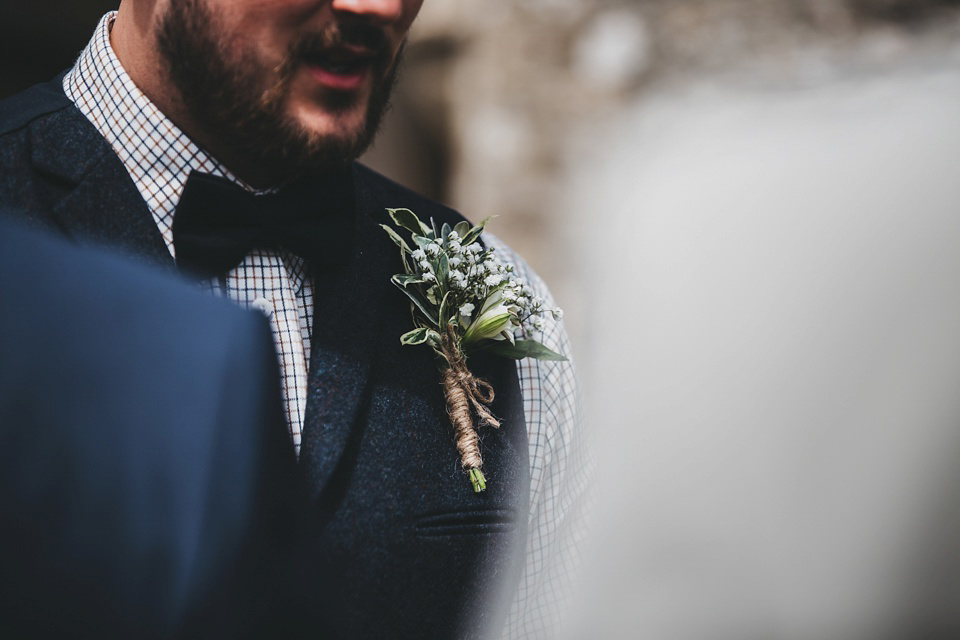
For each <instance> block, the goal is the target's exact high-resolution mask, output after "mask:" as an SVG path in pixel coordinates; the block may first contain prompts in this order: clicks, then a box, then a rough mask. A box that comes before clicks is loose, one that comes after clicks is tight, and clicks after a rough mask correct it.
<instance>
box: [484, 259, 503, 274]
mask: <svg viewBox="0 0 960 640" xmlns="http://www.w3.org/2000/svg"><path fill="white" fill-rule="evenodd" d="M483 266H484V267H486V269H487V271H489V272H490V273H498V272H499V271H500V265H498V264H497V263H496V262H494V261H493V260H487V261H486V262H484V263H483Z"/></svg>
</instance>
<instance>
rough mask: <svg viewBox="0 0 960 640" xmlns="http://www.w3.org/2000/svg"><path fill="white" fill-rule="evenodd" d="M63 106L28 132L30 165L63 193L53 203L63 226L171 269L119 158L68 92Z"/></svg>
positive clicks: (86, 238)
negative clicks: (68, 96) (72, 100)
mask: <svg viewBox="0 0 960 640" xmlns="http://www.w3.org/2000/svg"><path fill="white" fill-rule="evenodd" d="M61 96H62V100H63V101H64V102H65V103H66V104H65V107H64V108H62V109H60V110H59V111H57V112H56V113H53V114H51V115H50V116H48V117H46V118H44V119H43V125H42V126H31V127H30V130H29V134H28V135H29V145H30V159H31V162H32V163H33V166H34V168H35V169H36V170H37V171H38V172H39V173H40V174H42V175H44V176H45V177H47V178H48V179H50V180H51V181H52V182H54V183H56V184H57V185H58V186H59V187H60V189H57V191H56V193H58V194H62V195H61V197H59V199H57V200H56V201H55V202H54V203H53V204H52V207H51V211H52V213H53V215H54V217H55V218H56V220H57V222H58V223H59V224H60V226H61V228H62V229H63V230H64V231H65V232H66V233H67V235H69V236H70V237H72V238H74V239H75V240H77V241H80V242H90V243H93V244H99V245H106V246H112V247H117V248H119V249H120V250H121V251H124V252H126V253H129V254H131V255H132V256H135V257H136V258H137V259H138V260H140V261H142V262H144V261H145V262H148V263H151V264H154V265H158V266H162V267H165V268H168V269H169V268H173V266H174V263H173V258H172V256H171V255H170V252H169V251H168V250H167V247H166V245H165V244H164V242H163V237H162V236H161V235H160V230H159V229H158V228H157V225H156V223H155V222H154V220H153V216H152V215H151V214H150V210H149V209H148V208H147V205H146V203H145V202H144V201H143V198H142V197H141V195H140V192H139V191H137V188H136V186H135V185H134V184H133V181H132V180H131V179H130V176H129V174H128V173H127V171H126V169H125V168H124V167H123V164H122V163H121V162H120V159H119V158H118V157H117V155H116V154H115V153H114V152H113V149H111V148H110V145H109V144H108V143H107V142H106V141H105V140H104V139H103V137H102V136H101V135H100V133H99V132H98V131H97V130H96V129H95V128H94V127H93V125H92V124H90V122H89V121H88V120H87V119H86V118H85V117H84V116H83V114H81V113H80V112H79V111H78V110H77V109H76V108H75V107H74V106H73V105H72V104H71V103H70V102H69V100H67V98H66V96H63V95H62V93H61Z"/></svg>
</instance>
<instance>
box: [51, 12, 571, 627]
mask: <svg viewBox="0 0 960 640" xmlns="http://www.w3.org/2000/svg"><path fill="white" fill-rule="evenodd" d="M115 15H116V14H115V13H109V14H107V15H105V16H104V17H103V19H102V20H101V21H100V24H99V26H98V27H97V29H96V31H95V33H94V35H93V38H92V39H91V41H90V43H89V44H88V45H87V47H86V48H85V49H84V51H83V52H82V53H81V54H80V57H79V59H78V60H77V63H76V65H75V66H74V68H73V69H72V70H71V71H70V72H69V73H68V74H67V75H66V76H65V77H64V80H63V87H64V91H65V92H66V94H67V96H68V97H69V98H70V99H71V100H72V101H73V102H74V104H76V106H77V108H78V109H80V111H81V112H82V113H83V114H84V115H85V116H86V117H87V119H88V120H90V122H91V123H93V125H94V126H95V127H96V128H97V129H98V130H99V131H100V133H101V134H102V135H103V137H104V138H105V139H106V140H107V142H109V143H110V145H111V146H112V147H113V149H114V151H115V152H116V153H117V156H118V157H119V158H120V160H121V162H122V163H123V165H124V167H126V169H127V171H128V173H129V174H130V177H131V178H132V179H133V183H134V184H135V185H136V186H137V189H139V191H140V193H141V195H142V196H143V199H144V200H145V201H146V203H147V206H148V207H149V209H150V211H151V213H152V214H153V218H154V220H155V221H156V223H157V227H158V228H159V229H160V233H161V234H162V235H163V239H164V241H165V242H166V244H167V248H168V249H169V250H170V254H171V255H173V256H174V258H175V257H176V255H175V252H174V246H173V232H172V224H173V216H174V212H175V210H176V206H177V202H178V201H179V200H180V196H181V194H182V193H183V188H184V185H185V183H186V181H187V177H188V176H189V175H190V172H191V171H194V170H197V171H203V172H205V173H210V174H213V175H218V176H223V177H225V178H227V179H229V180H232V181H234V182H236V183H237V184H239V185H241V186H243V187H244V188H247V189H249V190H251V191H252V189H250V188H249V186H248V185H245V184H243V182H242V181H241V180H240V179H239V178H237V177H236V176H234V175H233V174H231V173H230V171H229V170H227V169H226V167H224V166H223V165H221V164H220V163H219V162H217V160H215V159H214V158H212V157H211V156H210V155H208V154H207V153H206V152H204V151H203V150H202V149H200V148H199V147H198V146H197V145H196V144H195V143H194V142H193V141H192V140H191V139H190V138H189V137H188V136H187V135H186V134H184V133H183V131H181V130H180V129H179V128H177V126H176V125H174V124H173V122H171V121H170V120H169V119H168V118H167V117H166V116H165V115H164V114H163V113H161V112H160V110H159V109H158V108H157V107H156V106H155V105H154V104H153V103H152V102H151V101H150V100H149V99H148V98H147V97H146V96H145V95H144V94H143V93H142V92H141V91H140V90H139V89H138V88H137V86H136V85H135V84H134V83H133V81H132V80H131V78H130V77H129V76H128V75H127V73H126V72H125V71H124V69H123V67H122V66H121V64H120V61H119V60H118V59H117V57H116V54H115V53H114V51H113V49H112V47H111V45H110V29H111V27H112V25H113V20H114V17H115ZM484 242H485V243H487V244H488V246H492V247H494V248H496V249H497V251H498V252H499V253H500V255H501V257H502V258H503V260H504V262H506V263H509V264H513V265H514V267H515V269H516V270H517V273H518V274H519V275H520V276H522V277H524V278H525V279H526V280H527V281H528V282H529V283H530V285H531V287H532V288H533V289H534V290H535V292H536V294H537V295H540V296H542V297H544V298H545V299H546V300H547V304H548V305H549V306H553V300H552V298H551V296H550V293H549V291H548V290H547V288H546V286H545V285H544V284H543V282H542V281H541V280H540V278H539V277H538V276H537V275H536V274H535V273H533V271H532V270H531V269H530V268H529V267H528V266H527V265H526V263H525V262H523V260H522V259H521V258H520V257H519V256H517V255H516V254H515V253H514V252H513V251H511V250H510V249H509V248H508V247H506V245H504V244H503V243H502V242H500V241H499V240H497V239H496V238H495V237H493V236H492V235H490V234H484ZM304 267H305V265H304V263H303V261H302V260H301V259H300V258H298V257H296V256H294V255H292V254H290V253H289V252H285V251H280V252H277V251H267V250H255V251H253V252H251V253H250V254H249V255H248V256H246V258H245V259H244V261H243V262H242V263H241V264H240V265H239V266H238V267H237V268H235V269H233V270H232V271H231V272H230V273H228V274H227V275H226V277H225V278H224V279H221V280H216V281H211V282H209V283H205V285H204V286H205V287H207V288H209V289H210V291H211V292H213V293H214V294H217V295H223V296H226V297H228V298H229V299H231V300H234V301H236V302H237V303H239V304H240V305H242V306H245V307H249V308H255V309H258V310H260V311H261V312H263V313H265V314H266V315H267V316H268V317H269V319H270V325H271V328H272V331H273V338H274V341H275V343H276V347H277V352H278V356H279V359H280V364H281V368H282V380H283V392H284V400H285V408H286V414H287V415H286V417H287V424H288V426H289V429H290V437H291V440H292V442H293V446H294V448H295V450H296V451H297V454H298V455H299V451H300V431H301V427H302V425H303V415H304V410H305V408H306V388H307V366H308V363H309V361H310V328H311V324H312V320H313V283H312V281H311V279H310V277H309V275H308V274H307V273H306V270H305V268H304ZM546 325H547V326H546V327H545V329H544V332H543V334H542V335H541V336H537V337H538V339H540V340H541V341H542V342H543V343H544V344H545V345H546V346H548V347H549V348H551V349H553V350H554V351H558V352H560V353H564V354H567V355H569V354H570V344H569V342H568V340H567V335H566V332H565V331H564V329H563V325H562V324H561V323H559V322H547V323H546ZM517 366H518V372H519V376H520V386H521V390H522V393H523V401H524V410H525V414H526V416H525V417H526V421H527V429H528V436H529V440H530V474H531V487H530V489H531V495H530V520H529V539H528V542H527V548H526V555H525V564H524V570H523V576H522V578H521V583H520V588H519V591H518V593H517V597H516V598H515V600H514V601H513V604H512V607H511V612H510V617H509V621H508V624H507V627H506V629H505V634H504V637H507V638H534V637H536V638H539V637H549V636H550V635H552V633H553V632H552V631H551V629H552V628H553V625H555V624H556V623H557V621H558V620H560V619H561V613H562V611H561V602H562V600H563V594H564V593H565V591H566V589H567V587H568V586H569V583H570V576H571V572H572V571H573V570H574V568H575V566H576V564H577V554H576V552H575V551H576V549H577V547H578V545H579V543H580V541H581V540H582V537H583V532H584V523H585V521H586V517H585V513H584V505H585V502H586V500H585V495H586V488H587V481H586V479H587V477H588V475H589V464H587V461H586V460H584V459H583V457H584V454H585V450H586V448H585V443H584V442H583V438H584V435H583V433H582V430H581V428H580V396H579V391H578V387H577V381H576V376H575V373H574V368H573V365H572V363H571V362H541V361H537V360H530V359H527V360H521V361H519V362H518V365H517Z"/></svg>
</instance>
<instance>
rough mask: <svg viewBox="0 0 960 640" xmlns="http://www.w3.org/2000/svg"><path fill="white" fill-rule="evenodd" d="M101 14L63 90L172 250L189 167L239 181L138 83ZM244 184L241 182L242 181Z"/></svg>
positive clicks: (111, 15)
mask: <svg viewBox="0 0 960 640" xmlns="http://www.w3.org/2000/svg"><path fill="white" fill-rule="evenodd" d="M116 15H117V14H116V12H115V11H113V12H110V13H108V14H106V15H104V16H103V18H101V20H100V23H99V24H98V25H97V28H96V31H95V32H94V34H93V37H92V38H91V39H90V42H89V43H88V44H87V46H86V48H85V49H84V50H83V52H81V54H80V57H79V58H78V59H77V62H76V64H75V65H74V67H73V68H72V69H71V70H70V71H69V72H68V73H67V75H66V76H64V79H63V90H64V92H65V93H66V95H67V97H68V98H69V99H70V100H72V101H73V103H74V104H75V105H76V107H77V108H78V109H79V110H80V112H81V113H82V114H83V115H84V116H86V118H87V119H88V120H89V121H90V122H91V123H92V124H93V126H94V127H96V128H97V130H98V131H99V132H100V134H101V135H102V136H103V137H104V138H105V139H106V141H107V142H108V143H109V144H110V146H111V147H112V148H113V150H114V151H115V152H116V154H117V156H118V157H119V158H120V161H121V162H122V163H123V166H124V167H125V168H126V170H127V173H129V174H130V178H131V179H132V180H133V183H134V185H136V187H137V189H138V190H139V191H140V194H141V195H142V196H143V199H144V201H146V203H147V207H148V208H149V209H150V212H151V213H152V214H153V217H154V220H155V221H156V223H157V226H158V227H159V228H160V232H161V234H162V235H163V238H164V240H165V241H166V243H167V247H168V248H169V249H170V252H171V254H173V232H172V229H171V227H172V224H173V213H174V211H175V210H176V206H177V202H179V200H180V195H181V194H182V193H183V187H184V185H185V184H186V181H187V177H188V176H189V175H190V172H191V171H203V172H204V173H210V174H213V175H217V176H222V177H225V178H228V179H230V180H232V181H233V182H236V183H237V184H241V185H243V182H242V181H241V180H240V179H238V178H237V177H236V176H234V175H233V174H231V173H230V172H229V171H228V170H227V169H226V167H224V166H223V165H222V164H220V163H219V162H218V161H217V160H216V159H214V158H213V157H212V156H211V155H210V154H208V153H207V152H206V151H204V150H203V149H201V148H200V147H199V146H197V144H196V143H194V142H193V140H191V139H190V137H189V136H187V134H185V133H184V132H183V131H181V130H180V128H179V127H177V125H175V124H174V123H173V122H172V121H171V120H170V119H169V118H167V117H166V116H165V115H164V114H163V113H162V112H161V111H160V109H159V108H157V106H156V105H155V104H153V102H151V101H150V99H149V98H147V96H145V95H144V94H143V92H142V91H140V89H138V88H137V86H136V84H134V82H133V80H132V79H131V78H130V76H129V75H128V74H127V72H126V71H125V70H124V68H123V66H122V65H121V64H120V60H119V59H118V58H117V55H116V53H115V52H114V50H113V47H112V46H111V44H110V30H111V28H112V27H113V21H114V19H115V18H116ZM243 186H246V185H243Z"/></svg>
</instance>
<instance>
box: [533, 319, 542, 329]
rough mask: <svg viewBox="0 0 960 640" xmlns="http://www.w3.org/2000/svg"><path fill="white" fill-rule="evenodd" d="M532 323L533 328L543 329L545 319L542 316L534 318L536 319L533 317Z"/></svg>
mask: <svg viewBox="0 0 960 640" xmlns="http://www.w3.org/2000/svg"><path fill="white" fill-rule="evenodd" d="M531 324H532V325H533V328H534V329H536V330H537V331H543V320H542V319H540V318H534V319H533V322H532V323H531Z"/></svg>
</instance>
